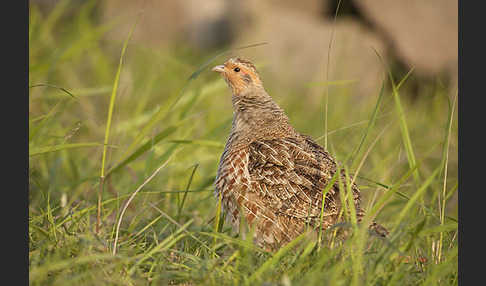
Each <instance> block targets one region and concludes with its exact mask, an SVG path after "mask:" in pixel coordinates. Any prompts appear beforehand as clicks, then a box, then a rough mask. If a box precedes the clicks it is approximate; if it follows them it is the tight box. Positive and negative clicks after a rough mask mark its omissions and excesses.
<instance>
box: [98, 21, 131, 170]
mask: <svg viewBox="0 0 486 286" xmlns="http://www.w3.org/2000/svg"><path fill="white" fill-rule="evenodd" d="M139 19H140V16H139V17H137V21H136V22H135V23H134V24H133V26H132V28H131V29H130V32H129V33H128V36H127V38H126V39H125V42H124V43H123V48H122V51H121V55H120V61H119V64H118V69H117V71H116V75H115V81H114V82H113V90H112V92H111V96H110V105H109V107H108V118H107V121H106V129H105V140H104V144H105V147H104V148H103V155H102V159H101V175H100V177H101V178H104V177H105V160H106V151H107V148H106V146H107V145H108V140H109V138H110V128H111V120H112V117H113V109H114V106H115V100H116V95H117V91H118V85H119V81H120V73H121V69H122V66H123V58H124V56H125V52H126V50H127V46H128V41H129V40H130V38H131V37H132V33H133V31H134V30H135V26H136V25H137V23H138V20H139Z"/></svg>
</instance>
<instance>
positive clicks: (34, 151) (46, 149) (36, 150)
mask: <svg viewBox="0 0 486 286" xmlns="http://www.w3.org/2000/svg"><path fill="white" fill-rule="evenodd" d="M102 145H103V144H101V143H96V142H89V143H71V144H59V145H52V146H43V147H32V148H29V157H32V156H37V155H42V154H46V153H50V152H56V151H60V150H66V149H73V148H84V147H96V146H102ZM107 147H108V146H107Z"/></svg>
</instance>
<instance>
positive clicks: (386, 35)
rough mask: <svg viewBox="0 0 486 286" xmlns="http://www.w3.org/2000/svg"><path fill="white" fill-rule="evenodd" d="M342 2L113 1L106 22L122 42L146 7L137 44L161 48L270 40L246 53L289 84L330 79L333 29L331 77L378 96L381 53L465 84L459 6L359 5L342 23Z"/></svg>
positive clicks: (365, 1)
mask: <svg viewBox="0 0 486 286" xmlns="http://www.w3.org/2000/svg"><path fill="white" fill-rule="evenodd" d="M336 1H338V0H303V1H291V0H281V1H277V0H269V1H256V0H247V1H237V0H227V1H225V0H207V1H198V0H186V1H156V0H139V1H134V0H106V1H103V6H104V9H103V10H104V11H103V18H104V21H105V22H106V21H113V20H115V21H116V19H119V20H120V21H118V22H117V24H116V28H114V29H113V30H112V31H110V33H109V37H111V38H115V39H118V40H122V39H124V38H125V37H126V35H127V33H128V30H129V29H130V27H131V25H132V24H133V22H134V21H135V19H136V15H137V13H138V12H139V11H142V10H143V16H142V19H141V21H140V23H139V26H138V27H137V29H136V31H135V33H134V35H133V41H138V42H140V43H143V44H144V45H151V46H154V47H157V48H164V47H167V46H170V45H173V44H180V43H183V44H184V45H188V46H190V47H192V48H193V49H194V50H195V51H199V52H202V53H214V51H215V50H216V49H221V48H223V47H227V46H229V45H231V46H233V47H238V46H243V45H247V44H252V43H257V42H263V41H265V42H269V45H266V46H262V47H257V48H251V49H246V50H242V51H241V55H243V56H245V55H247V56H248V57H250V58H251V59H252V60H254V61H255V62H256V63H262V62H264V63H265V65H266V67H267V68H268V69H267V70H266V71H268V72H269V74H270V75H271V76H272V75H274V76H276V78H278V79H279V80H280V81H284V83H283V84H282V85H283V86H293V85H295V84H297V85H305V84H307V83H310V82H321V83H322V82H324V81H325V79H326V67H327V54H328V48H329V42H330V39H331V34H332V33H333V31H334V41H333V46H332V49H331V58H330V67H329V80H331V81H334V80H356V81H357V82H356V84H353V87H354V88H355V90H354V91H355V92H356V93H358V94H375V93H376V91H377V89H378V87H379V85H380V84H381V80H382V78H383V76H384V72H383V68H382V66H381V62H380V61H379V59H378V58H377V56H376V55H375V53H374V51H373V48H374V49H376V50H377V51H378V52H379V53H380V54H381V55H382V56H383V57H384V58H385V59H389V62H393V61H394V59H398V62H399V63H401V64H403V65H405V66H406V67H407V68H410V67H412V66H413V67H415V72H414V74H415V75H416V76H418V77H429V78H433V77H434V76H437V75H442V74H444V73H445V74H447V75H448V76H449V78H450V79H451V80H452V82H453V83H452V84H453V85H457V65H458V63H457V52H458V50H457V31H458V24H457V2H455V1H452V0H428V1H419V0H409V1H405V2H404V1H386V0H374V1H371V0H359V1H358V0H352V1H347V2H345V3H341V7H340V9H342V10H340V12H341V13H342V15H341V14H339V15H341V17H338V19H337V20H336V22H335V25H334V22H333V16H334V13H335V8H336V7H337V4H336V3H335V2H336ZM129 19H133V21H129ZM333 29H334V30H333Z"/></svg>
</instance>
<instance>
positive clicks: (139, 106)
mask: <svg viewBox="0 0 486 286" xmlns="http://www.w3.org/2000/svg"><path fill="white" fill-rule="evenodd" d="M337 7H339V10H338V13H337V16H335V15H336V8H337ZM131 28H133V34H131V37H130V38H129V39H128V37H129V33H130V29H131ZM127 39H128V40H127ZM263 42H265V43H266V44H265V45H261V46H256V47H250V48H246V49H241V50H232V49H234V48H237V47H242V46H246V45H251V44H256V43H263ZM124 43H126V44H127V45H126V50H125V53H124V55H123V57H121V55H122V48H123V46H124ZM224 51H229V52H228V53H226V54H223V55H221V53H222V52H224ZM218 55H219V56H218ZM230 56H241V57H244V58H248V59H250V60H252V61H253V62H254V63H255V65H256V66H257V69H258V70H259V72H260V74H261V77H262V79H263V82H264V85H265V87H266V89H267V91H268V92H269V94H270V95H271V96H272V97H273V98H274V99H275V100H276V102H277V103H278V104H279V105H280V106H281V107H282V108H283V109H285V110H286V112H287V114H288V116H289V118H290V121H291V123H292V124H293V126H294V127H295V128H296V129H297V130H299V131H300V132H302V133H304V134H307V135H310V136H312V137H313V138H314V139H316V140H317V142H318V143H320V144H321V145H324V144H325V143H326V142H325V120H326V118H327V128H328V137H327V148H328V149H329V151H330V152H331V153H332V154H334V155H335V157H336V158H337V159H338V160H339V161H341V162H344V161H345V159H346V158H347V157H348V156H349V155H350V154H354V153H353V152H355V151H356V150H357V147H358V146H359V145H360V142H363V145H362V148H360V149H359V152H357V153H356V154H354V155H356V156H355V160H353V161H352V162H351V163H350V164H349V161H346V163H348V164H349V165H348V166H347V167H349V169H350V172H351V173H352V174H354V172H355V171H356V169H357V167H358V166H359V165H360V163H362V167H361V169H360V172H359V177H358V179H357V182H358V185H359V186H360V188H361V189H362V195H363V204H364V206H365V209H371V208H372V206H373V205H374V204H375V203H376V202H377V201H379V199H380V198H381V197H383V195H384V194H385V193H386V190H387V186H388V187H390V186H392V185H394V184H395V183H397V182H399V183H397V184H398V185H397V186H398V187H397V188H398V191H397V193H396V194H394V195H393V196H392V197H391V198H390V199H389V200H387V201H386V204H385V205H384V207H382V208H381V210H380V212H379V213H378V217H377V219H376V220H377V221H379V222H380V223H382V224H384V225H385V226H387V227H388V228H390V229H394V230H396V231H397V234H396V236H394V237H396V243H397V245H401V246H402V247H403V249H401V251H402V254H401V255H402V256H409V257H413V258H412V260H413V259H415V258H420V257H426V258H427V261H428V263H426V265H425V266H424V265H423V264H420V263H418V264H417V263H415V264H413V263H412V264H411V265H408V266H407V264H406V263H405V262H400V263H399V264H397V265H392V266H386V267H389V268H386V267H385V266H384V267H385V270H383V271H382V276H380V275H377V274H376V273H377V272H369V273H370V274H369V275H365V276H364V278H363V280H362V281H364V282H363V283H365V284H380V283H384V284H387V285H391V284H393V283H395V282H393V281H395V280H397V279H398V280H397V281H400V279H405V280H403V281H406V283H405V284H415V283H422V282H424V281H433V282H434V283H435V282H437V281H442V282H443V283H445V284H456V283H457V279H456V278H457V270H454V269H455V268H456V267H455V266H454V261H456V260H457V238H456V237H457V236H456V234H457V180H458V179H457V169H458V163H457V110H456V109H457V3H456V2H453V1H427V2H426V3H423V1H394V2H393V3H392V2H389V1H343V2H342V3H340V2H338V1H330V0H329V1H324V0H321V1H317V0H315V1H314V0H309V1H300V2H298V3H297V2H296V1H245V2H242V1H216V0H212V1H205V2H200V1H149V0H147V1H121V0H105V1H80V0H78V1H74V0H73V1H42V0H37V1H30V4H29V238H30V239H29V267H30V270H31V273H30V278H31V281H30V282H31V284H33V285H34V284H42V285H46V283H47V284H63V282H65V279H73V280H72V281H77V282H78V283H85V284H97V285H99V284H98V283H100V284H110V283H113V284H115V285H121V284H123V285H125V284H127V285H140V284H145V283H155V284H156V285H158V284H159V283H162V284H165V283H175V284H177V283H190V284H191V283H195V284H206V283H207V284H213V283H217V282H216V281H219V279H222V280H221V281H225V282H224V283H225V284H226V283H227V284H234V283H236V284H238V283H242V281H243V282H244V281H246V282H245V283H250V282H248V280H245V278H242V277H246V276H245V275H249V274H251V273H252V272H254V271H255V267H260V266H261V265H262V264H263V263H264V262H265V259H264V258H262V257H261V256H259V255H257V254H255V253H250V254H248V255H250V256H251V257H252V258H251V259H254V263H249V262H248V261H250V260H251V259H250V260H248V259H247V260H241V261H240V262H238V263H240V264H238V263H237V264H238V265H240V266H238V265H236V266H235V265H233V262H234V261H238V259H239V258H238V259H236V260H234V261H233V260H231V261H233V262H231V263H230V262H228V263H225V262H224V261H223V262H221V260H218V259H213V258H214V257H213V256H212V254H211V252H209V253H205V252H204V251H205V250H204V249H205V248H204V247H201V245H200V243H199V242H198V241H197V240H196V239H194V238H193V237H192V236H191V237H189V236H187V237H185V238H184V239H181V240H180V241H177V242H175V241H174V244H173V245H172V246H171V247H172V248H171V249H172V250H170V251H169V250H167V251H165V252H164V251H160V252H156V253H154V252H150V251H152V250H153V249H154V248H155V247H157V246H158V245H159V242H160V241H161V240H163V239H166V238H168V237H170V235H171V234H174V233H175V232H176V230H177V229H179V228H180V226H181V225H183V224H185V223H186V222H188V221H190V220H192V223H191V226H190V227H189V228H188V229H189V230H190V231H191V233H192V234H193V235H195V236H197V237H198V239H199V240H203V241H204V242H207V243H208V244H212V243H213V238H211V237H208V236H204V235H203V236H199V235H197V234H198V232H213V231H214V229H213V225H214V220H213V218H214V217H215V215H216V209H217V201H216V200H215V199H214V197H213V193H212V192H213V187H212V183H213V180H214V177H215V175H216V169H217V164H218V161H219V156H220V154H221V153H222V150H223V147H224V143H225V141H226V138H227V136H228V134H229V129H230V125H231V118H232V109H231V99H230V96H231V94H230V91H229V90H228V88H227V86H226V83H225V82H224V81H223V80H222V79H221V78H220V77H219V76H218V75H217V74H214V73H212V72H210V69H209V68H210V67H212V66H213V65H217V64H221V63H222V62H224V61H225V60H226V59H227V58H228V57H230ZM380 57H381V58H382V59H380ZM121 59H122V64H121V65H120V60H121ZM208 67H209V68H208ZM388 69H389V71H390V73H391V76H392V77H393V79H394V83H395V84H398V83H399V82H401V81H402V80H404V81H403V82H401V84H400V87H399V88H398V91H397V92H395V93H394V92H393V89H392V84H391V81H390V76H389V74H388ZM117 71H119V78H117ZM382 86H383V87H384V88H383V91H382V92H380V90H381V87H382ZM115 88H116V89H115ZM114 90H115V92H114ZM110 102H111V103H112V109H111V110H112V113H110V112H109V110H110ZM326 102H327V103H326ZM326 104H327V108H328V113H327V115H326V114H325V113H324V111H325V106H326ZM374 111H376V113H374ZM373 114H375V115H373ZM108 118H110V119H108ZM370 119H371V121H370ZM108 120H110V124H109V129H108V130H109V134H107V124H108ZM370 122H373V125H370ZM385 128H386V130H385ZM383 130H385V131H383ZM382 131H383V133H382ZM364 136H366V137H364ZM363 138H364V139H363ZM105 140H107V142H108V145H107V146H106V160H105V162H104V163H103V162H102V157H103V152H104V147H103V143H104V142H105ZM362 140H363V141H362ZM374 140H377V141H376V143H374ZM168 159H169V160H170V161H169V162H168V163H167V165H166V166H165V167H164V168H163V169H162V170H161V171H160V173H158V174H157V175H156V176H155V177H154V178H153V179H152V180H150V182H148V184H147V185H146V186H145V187H144V188H143V190H142V191H141V192H140V193H138V194H137V196H136V197H135V199H134V200H133V202H131V204H130V205H129V207H128V208H127V211H126V213H125V216H124V217H123V223H122V224H121V228H120V238H119V249H118V251H119V255H120V256H119V257H118V258H116V257H115V259H118V260H115V261H117V262H118V263H108V262H107V261H106V260H103V259H105V257H104V256H103V255H105V254H109V253H111V252H112V250H113V249H112V248H113V242H114V240H115V232H116V231H115V225H116V222H117V220H118V219H119V218H120V211H121V209H122V207H123V205H124V204H125V202H126V200H127V198H128V196H129V195H130V194H132V193H133V192H134V191H135V190H136V189H137V187H138V186H140V184H142V183H143V182H144V181H145V180H146V179H147V178H148V177H149V176H150V175H151V174H153V172H154V171H155V170H156V169H157V168H158V167H159V166H161V165H162V164H163V163H164V162H166V160H168ZM414 162H415V163H418V167H417V169H415V170H414V171H413V175H411V176H409V177H408V178H407V179H406V180H402V181H400V180H399V179H400V178H403V176H404V175H406V174H407V172H409V171H410V167H411V165H414V164H413V163H414ZM102 173H103V175H104V176H105V177H104V181H103V192H102V196H101V199H102V202H103V205H102V208H101V210H102V212H101V222H102V224H101V229H100V230H99V231H98V232H97V230H96V227H95V225H96V220H97V199H98V192H99V190H100V176H101V174H102ZM421 188H425V189H424V190H425V191H424V192H423V193H421V194H420V196H419V197H418V199H417V201H416V203H413V207H412V208H411V209H410V212H409V213H408V214H407V217H406V218H405V219H404V221H405V225H402V224H399V223H398V222H397V216H398V214H399V213H400V211H401V210H403V209H404V208H405V207H406V206H407V204H408V202H410V200H411V199H412V198H413V197H414V194H416V193H417V191H418V190H421ZM157 208H158V209H159V210H162V211H163V212H164V213H165V214H167V215H168V216H170V217H171V218H172V219H173V220H175V221H176V222H178V223H179V225H177V224H174V223H173V222H171V220H170V219H167V218H166V216H164V215H162V214H161V213H160V211H159V210H157ZM398 226H400V227H399V228H395V227H398ZM418 227H419V229H418ZM434 227H435V228H437V227H440V228H439V229H436V230H435V231H431V229H434ZM417 229H418V230H417ZM411 230H416V233H415V235H416V237H420V239H417V240H415V239H416V238H413V239H411V238H410V233H414V232H413V231H411ZM427 230H428V231H429V232H427ZM422 231H425V234H423V233H422ZM221 233H225V234H226V235H228V237H229V236H230V235H231V232H230V231H229V229H228V226H227V225H225V226H224V227H223V230H221ZM412 237H414V236H413V235H412ZM439 241H440V242H439ZM237 245H238V244H237V243H235V244H232V243H229V242H225V243H220V244H217V247H216V244H215V245H213V246H212V247H214V249H216V250H217V251H220V252H221V253H219V254H221V255H222V257H225V259H227V258H228V256H230V255H227V256H225V255H224V254H226V253H230V254H231V250H232V249H233V250H234V249H238V246H237ZM201 249H203V250H201ZM439 249H440V250H439ZM178 251H179V252H180V253H179V254H177V253H178ZM454 251H456V256H454ZM243 252H244V251H243V250H240V252H238V253H239V255H240V257H245V256H243V255H242V254H241V253H243ZM147 253H148V254H149V255H147ZM181 253H185V254H187V255H189V254H190V255H193V256H194V257H197V259H196V258H194V257H192V258H187V257H186V260H184V259H182V258H181V257H183V256H184V255H183V254H181ZM404 253H405V254H404ZM446 253H452V254H451V255H452V256H451V257H452V258H450V257H449V258H445V257H446ZM94 255H102V256H100V257H97V256H94ZM144 255H147V256H144ZM177 255H180V257H179V256H177ZM107 257H108V256H107ZM120 257H125V258H126V259H125V258H120ZM130 257H132V258H134V257H135V259H139V258H140V257H146V258H144V259H143V262H140V261H139V260H135V261H134V260H130ZM174 257H178V258H177V259H175V258H174ZM70 259H71V260H70ZM83 259H85V260H86V261H89V263H87V262H86V261H85V260H83ZM91 259H93V260H91ZM110 259H111V258H110ZM178 259H179V260H178ZM187 259H188V260H187ZM191 259H192V260H191ZM198 259H200V261H199V260H198ZM380 259H381V260H379V261H378V260H377V261H378V262H376V264H380V263H385V261H386V260H387V259H391V260H393V259H395V257H394V256H393V255H392V253H388V254H387V255H386V256H385V258H383V257H382V258H380ZM447 259H449V260H447ZM371 260H372V259H371ZM371 260H370V261H371ZM80 261H81V262H80ZM83 261H84V262H83ZM137 261H138V262H137ZM188 261H189V262H188ZM195 261H199V262H197V263H196V262H195ZM251 261H253V260H251ZM255 261H256V262H255ZM162 262H163V263H162ZM441 262H443V263H442V264H441ZM446 262H447V265H449V266H447V267H445V266H443V264H444V263H446ZM63 263H68V264H66V265H71V264H70V263H72V265H76V267H77V268H75V269H76V270H73V269H74V268H73V269H71V268H70V267H66V266H65V264H63ZM191 263H192V264H191ZM302 263H304V262H302ZM343 263H345V262H343ZM346 263H348V262H346ZM376 264H374V265H376ZM419 264H420V265H419ZM63 265H64V266H63ZM134 265H135V266H134ZM228 265H231V266H228ZM241 265H244V267H243V266H241ZM298 265H299V267H301V266H302V265H303V264H298ZM333 265H334V264H333ZM343 265H344V264H343ZM417 265H419V266H417ZM429 265H430V267H429ZM294 266H295V265H292V264H291V263H290V266H288V267H290V268H292V267H294ZM439 266H440V267H442V268H434V267H439ZM73 267H74V266H73ZM211 267H213V268H211ZM238 267H240V268H238ZM242 267H243V268H242ZM295 267H296V266H295ZM302 267H303V266H302ZM343 267H344V266H343ZM390 267H391V268H390ZM393 267H395V268H393ZM407 267H408V268H407ZM427 267H429V268H427ZM290 268H285V267H284V268H279V267H274V270H271V271H270V272H268V271H269V270H267V272H265V273H267V274H266V275H267V276H265V275H262V276H261V277H260V278H258V279H260V280H258V279H257V280H254V281H253V282H255V281H257V282H258V283H263V282H264V281H277V282H276V283H284V282H285V281H287V280H285V279H290V281H292V283H295V284H296V285H300V284H304V285H305V283H307V282H309V281H313V280H312V279H316V281H322V278H319V277H320V276H319V275H324V273H314V272H312V271H310V270H309V272H305V271H304V272H303V273H304V274H305V273H312V274H308V275H307V276H306V275H303V276H299V275H297V274H295V275H294V276H292V275H290V274H288V273H290V272H288V271H287V270H288V269H290ZM188 269H189V270H188ZM214 269H218V271H214ZM286 269H287V270H286ZM298 269H301V268H298ZM306 269H307V268H306ZM333 269H334V268H333ZM373 269H375V268H373ZM397 269H400V271H401V272H402V273H403V275H404V277H405V278H403V277H397V276H396V275H398V274H396V273H395V272H396V271H397ZM417 269H418V270H417ZM438 269H439V270H438ZM190 270H192V271H193V272H191V271H190ZM127 271H128V274H127V273H126V272H127ZM185 271H189V274H187V275H185V274H184V275H183V274H181V273H185ZM272 271H274V272H272ZM329 271H331V270H329ZM332 271H335V272H329V273H331V274H333V275H334V274H336V273H342V271H343V270H342V269H338V270H336V269H334V270H332ZM376 271H378V270H376ZM413 271H418V272H419V273H421V274H416V273H415V272H413ZM113 273H115V274H113ZM272 273H274V274H273V275H272ZM275 273H279V274H275ZM282 273H287V274H282ZM329 273H328V274H329ZM353 273H354V272H353ZM371 273H374V275H371ZM411 273H414V274H411ZM285 275H287V276H285ZM336 275H337V274H336ZM400 275H402V274H400ZM408 275H410V276H408ZM284 276H285V277H287V278H285V277H284ZM235 277H236V278H235ZM238 277H240V278H238ZM289 277H290V278H289ZM338 277H340V278H339V279H341V280H339V279H338V278H336V279H338V280H339V281H341V282H340V283H345V284H347V283H348V282H349V281H356V280H352V279H355V278H352V277H354V276H349V277H348V276H346V275H338ZM350 277H351V278H350ZM373 277H374V278H373ZM376 277H378V278H376ZM232 279H236V280H232ZM238 279H239V280H238ZM265 279H267V280H265ZM306 279H307V280H306ZM308 279H311V280H308ZM319 279H321V280H319ZM326 279H328V278H326ZM347 279H351V280H349V281H348V280H347ZM373 279H375V280H373ZM376 279H378V280H376ZM394 279H395V280H394ZM437 279H439V280H437ZM440 279H442V280H440ZM284 280H285V281H284ZM338 280H336V281H338ZM95 281H98V282H95ZM282 281H284V282H282ZM377 281H378V282H377ZM257 282H255V283H257ZM392 282H393V283H392ZM73 283H74V282H73ZM284 284H285V283H284ZM384 284H383V285H384ZM184 285H187V284H184ZM401 285H403V284H401Z"/></svg>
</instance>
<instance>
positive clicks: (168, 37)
mask: <svg viewBox="0 0 486 286" xmlns="http://www.w3.org/2000/svg"><path fill="white" fill-rule="evenodd" d="M104 3H105V5H104V6H105V7H104V18H105V21H110V20H113V19H116V18H118V17H120V18H121V19H125V21H122V22H123V23H120V25H122V26H119V27H117V28H116V29H114V30H113V31H112V32H110V36H111V37H114V38H119V37H120V36H122V37H124V36H126V34H127V33H128V30H129V28H130V25H132V24H133V22H129V21H126V19H129V18H133V20H134V21H135V18H136V15H137V13H138V12H142V13H143V15H142V18H141V21H140V23H139V26H138V27H137V31H136V33H134V40H135V41H141V42H144V43H145V44H151V45H158V46H164V45H167V44H169V43H180V42H183V43H185V44H188V45H189V46H191V47H192V48H193V49H196V50H212V49H216V48H221V47H222V46H224V45H228V44H230V43H231V42H232V41H233V39H234V36H235V34H236V33H238V31H239V27H242V26H244V23H245V21H246V19H245V17H246V15H245V14H244V13H239V11H240V6H241V4H240V3H241V2H240V1H237V0H208V1H198V0H186V1H156V0H146V1H144V0H140V1H133V0H106V1H104Z"/></svg>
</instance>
